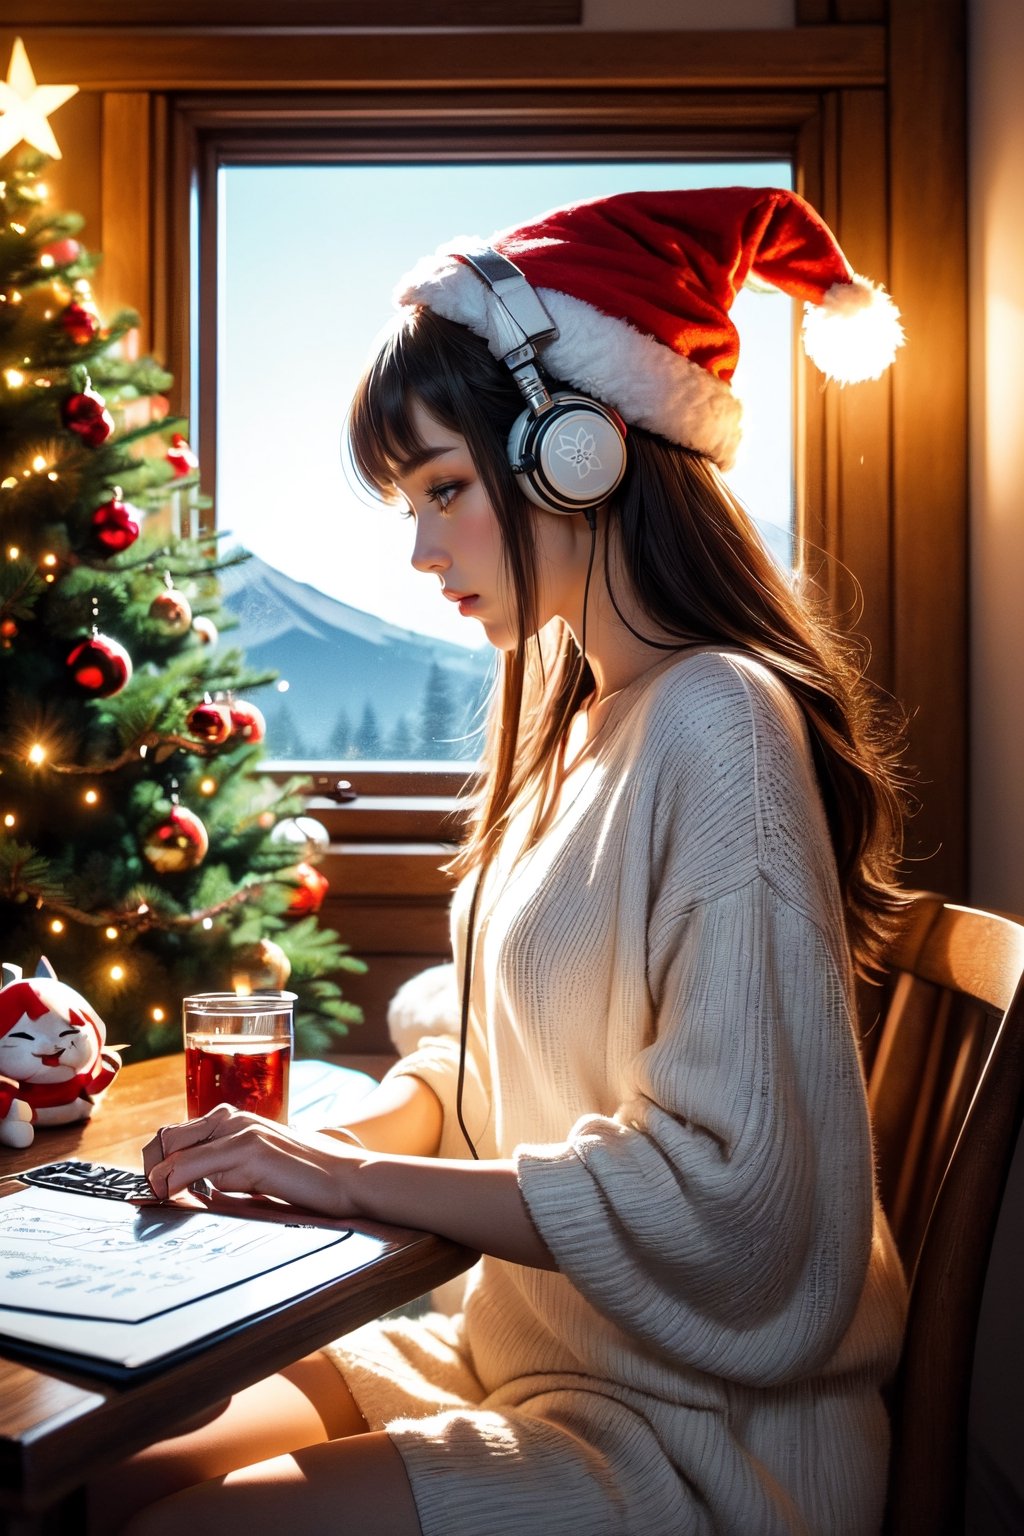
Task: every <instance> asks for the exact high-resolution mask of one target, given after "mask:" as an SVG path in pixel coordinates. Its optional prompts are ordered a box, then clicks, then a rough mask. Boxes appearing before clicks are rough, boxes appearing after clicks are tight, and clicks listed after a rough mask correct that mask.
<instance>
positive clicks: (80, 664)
mask: <svg viewBox="0 0 1024 1536" xmlns="http://www.w3.org/2000/svg"><path fill="white" fill-rule="evenodd" d="M67 666H68V670H69V671H70V673H71V676H72V678H73V680H74V681H75V682H76V683H77V684H78V686H79V688H81V690H82V692H83V693H89V694H92V695H93V697H94V698H97V699H109V698H111V697H112V696H113V695H114V694H115V693H120V692H121V689H122V688H123V687H124V686H125V684H126V683H127V682H128V680H129V679H130V677H131V675H132V659H131V657H130V656H129V655H128V652H127V651H126V650H125V648H124V646H123V645H120V644H119V643H118V642H117V641H116V640H111V638H110V636H109V635H99V634H93V635H90V637H89V639H88V640H83V641H81V642H80V644H78V645H76V646H75V648H74V650H73V651H71V653H70V654H69V656H68V659H67Z"/></svg>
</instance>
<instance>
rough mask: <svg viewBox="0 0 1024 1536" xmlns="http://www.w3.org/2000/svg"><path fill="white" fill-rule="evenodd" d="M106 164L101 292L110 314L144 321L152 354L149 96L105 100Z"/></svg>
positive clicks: (110, 95)
mask: <svg viewBox="0 0 1024 1536" xmlns="http://www.w3.org/2000/svg"><path fill="white" fill-rule="evenodd" d="M100 100H101V112H102V142H101V152H100V164H101V170H102V199H103V217H102V231H103V265H102V267H101V269H100V271H99V273H98V274H97V281H96V291H97V296H98V297H99V299H100V301H101V306H102V308H103V310H104V311H105V312H106V313H107V314H112V313H113V312H114V311H115V310H118V309H123V308H129V309H134V310H136V311H137V313H138V315H139V332H138V340H139V345H140V346H141V349H142V350H143V351H145V352H148V351H151V350H152V345H153V329H152V327H153V321H152V317H153V315H154V313H155V312H156V310H157V308H158V304H157V294H156V292H155V290H154V281H153V277H154V274H153V229H152V205H153V185H152V171H153V146H152V142H151V135H150V116H151V112H150V96H149V93H148V92H147V91H128V92H120V91H116V92H115V91H108V92H106V93H105V94H104V95H103V96H102V97H101V98H100Z"/></svg>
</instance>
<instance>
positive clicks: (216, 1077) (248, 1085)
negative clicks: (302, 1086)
mask: <svg viewBox="0 0 1024 1536" xmlns="http://www.w3.org/2000/svg"><path fill="white" fill-rule="evenodd" d="M291 1056H292V1051H291V1046H290V1044H289V1043H288V1041H287V1040H275V1039H273V1038H271V1037H270V1036H265V1037H264V1038H262V1039H261V1038H260V1037H259V1036H258V1035H255V1036H253V1037H251V1038H249V1039H246V1040H239V1039H238V1038H237V1037H233V1036H225V1035H206V1036H203V1035H190V1036H189V1038H188V1040H187V1042H186V1045H185V1097H186V1102H187V1104H188V1113H189V1118H190V1119H194V1118H195V1116H196V1115H205V1114H207V1113H208V1112H209V1111H210V1110H211V1109H213V1108H214V1107H215V1105H217V1104H233V1105H234V1107H235V1108H236V1109H247V1110H250V1111H251V1112H252V1113H253V1114H255V1115H263V1116H264V1117H265V1118H266V1119H268V1120H280V1121H282V1122H286V1121H287V1119H288V1069H289V1067H290V1065H291Z"/></svg>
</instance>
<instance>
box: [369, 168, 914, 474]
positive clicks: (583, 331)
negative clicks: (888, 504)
mask: <svg viewBox="0 0 1024 1536" xmlns="http://www.w3.org/2000/svg"><path fill="white" fill-rule="evenodd" d="M487 246H490V247H492V248H493V249H494V250H496V251H499V252H500V253H501V254H502V255H503V256H505V257H507V258H508V259H509V260H510V261H512V262H514V263H515V264H516V266H517V267H519V268H520V269H521V271H522V272H523V273H524V274H525V276H526V279H527V281H528V282H529V283H530V285H531V286H532V287H533V288H534V289H536V291H537V293H538V296H539V297H540V300H541V302H542V303H543V305H544V308H545V309H546V310H547V311H548V313H549V315H550V316H551V318H552V320H553V321H554V323H555V325H556V326H557V327H558V334H557V336H556V337H555V338H554V339H553V340H552V341H550V342H547V343H545V344H544V345H543V346H542V348H541V361H542V363H543V366H544V368H545V370H546V371H547V372H548V373H549V374H550V375H551V376H552V377H553V378H555V379H557V380H559V381H560V382H562V383H565V384H571V385H573V386H574V387H575V388H577V389H580V390H583V391H584V393H586V394H589V395H591V396H593V397H595V398H596V399H598V400H602V401H603V402H604V403H605V404H606V405H610V406H613V407H614V408H615V410H617V411H618V412H619V414H620V415H621V416H622V417H623V419H624V420H625V421H627V422H631V423H633V424H634V425H636V426H640V427H646V428H648V429H649V430H650V431H652V432H657V433H660V434H661V435H662V436H663V437H667V438H668V439H669V440H670V441H672V442H676V443H681V444H683V445H684V446H685V447H688V448H694V449H696V450H697V451H698V452H699V453H703V454H706V455H707V456H708V457H709V458H711V459H714V460H715V462H716V463H717V464H719V465H720V466H721V467H722V468H728V466H729V465H730V464H731V462H732V460H733V458H734V456H735V452H736V447H737V444H738V442H739V437H740V403H739V401H738V399H737V398H736V396H735V395H734V393H733V390H732V376H733V373H734V371H735V369H736V363H737V360H738V358H739V335H738V333H737V331H736V327H735V325H734V324H733V322H732V320H731V319H730V318H729V311H730V309H731V307H732V304H733V300H734V299H735V298H736V295H737V293H738V292H739V290H740V288H742V287H743V285H744V283H745V282H747V281H748V280H753V281H756V282H760V283H764V284H770V285H772V286H774V287H776V288H780V289H781V290H782V291H783V292H784V293H788V294H790V295H791V296H792V297H793V298H797V299H803V300H804V303H805V318H804V349H805V351H806V352H807V355H808V356H809V357H810V358H811V360H812V362H814V363H815V364H816V365H817V366H818V367H819V368H820V369H821V370H822V371H823V372H824V373H826V374H827V375H828V376H829V377H831V378H834V379H837V380H839V381H840V382H841V383H845V384H852V383H855V382H857V381H858V380H861V379H868V378H878V377H879V375H880V374H881V373H882V372H883V371H884V370H885V369H886V368H887V367H888V366H889V364H890V363H891V362H892V360H893V358H894V356H895V354H896V349H897V348H898V347H899V346H901V345H902V343H903V329H902V327H901V325H900V319H899V311H898V310H897V309H896V306H895V305H894V304H893V302H892V300H891V299H890V298H889V296H888V294H886V293H885V291H884V290H883V289H882V288H881V287H879V286H878V285H877V284H875V283H872V282H870V281H869V280H868V279H867V278H865V277H859V276H858V275H857V274H856V273H855V272H854V271H853V269H852V267H851V266H850V263H849V262H848V261H847V259H846V257H845V256H844V255H843V252H842V251H841V250H840V248H839V245H838V243H837V241H836V239H835V236H834V235H833V234H832V232H831V230H830V229H829V228H828V226H827V224H825V222H824V221H823V220H822V219H821V218H820V217H819V215H818V214H817V213H815V211H814V209H813V208H812V207H811V206H810V204H809V203H806V202H805V201H804V199H803V198H801V197H798V196H797V194H796V193H795V192H789V191H786V190H783V189H779V188H764V187H718V188H707V189H702V190H698V191H679V192H626V193H621V194H620V195H618V196H616V197H603V198H595V199H593V200H592V201H590V202H585V203H573V204H570V205H569V206H568V207H565V208H556V209H553V210H552V211H551V212H549V213H545V214H542V215H541V217H540V218H538V219H535V220H533V221H532V222H531V223H529V224H523V225H521V226H519V227H518V228H516V229H507V230H503V231H501V232H500V233H498V234H496V235H492V236H491V237H490V238H489V239H488V240H486V241H482V240H480V239H479V238H477V237H463V238H458V239H455V240H452V241H449V242H447V243H446V244H445V245H444V246H442V247H440V248H439V249H438V251H436V252H435V254H434V255H433V256H429V257H426V258H425V259H424V260H422V261H420V262H419V263H418V264H417V265H416V266H415V267H414V268H413V269H412V271H411V272H410V273H408V274H407V276H406V277H405V278H403V279H402V281H401V282H400V284H399V286H398V288H397V290H396V293H395V299H396V302H397V303H398V304H400V305H403V306H404V305H424V306H426V307H427V308H428V309H431V310H434V311H435V312H436V313H437V314H439V315H443V316H445V317H446V318H447V319H449V320H455V321H458V322H459V323H460V324H462V325H465V326H467V327H468V328H469V329H470V330H471V331H473V332H475V333H476V334H477V335H478V336H481V337H482V338H483V339H484V340H485V341H486V342H487V343H488V345H489V347H490V349H491V351H492V352H493V353H494V355H495V356H496V357H503V356H504V355H505V353H506V352H507V351H508V350H509V345H510V343H509V339H508V328H507V321H506V319H505V316H504V314H503V313H502V311H501V308H500V305H499V304H498V301H497V300H496V298H495V296H494V294H493V293H492V292H491V290H490V289H489V288H488V287H487V285H486V284H485V283H483V282H482V281H481V279H480V278H479V277H478V276H477V275H476V273H475V272H474V271H473V270H472V268H470V267H469V266H467V265H466V263H465V262H464V261H461V260H460V259H459V258H460V256H461V255H463V254H464V253H468V254H473V253H474V252H475V251H477V250H480V249H483V248H486V247H487Z"/></svg>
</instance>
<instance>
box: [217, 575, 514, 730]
mask: <svg viewBox="0 0 1024 1536" xmlns="http://www.w3.org/2000/svg"><path fill="white" fill-rule="evenodd" d="M221 585H222V590H223V598H224V606H225V608H227V609H228V611H229V612H230V613H231V614H232V615H233V617H234V618H236V619H237V621H238V624H237V628H234V629H231V630H229V631H228V632H227V633H226V634H225V636H224V639H223V642H222V643H224V644H226V645H237V646H239V647H240V648H241V649H242V650H243V651H244V652H245V655H246V659H247V660H248V662H249V663H250V664H251V665H252V666H253V667H254V668H258V669H261V670H262V669H263V668H267V669H271V668H272V669H273V670H274V671H276V672H277V673H278V674H279V678H280V682H281V683H284V682H287V684H288V687H287V690H286V691H283V690H280V687H277V688H275V687H271V688H268V689H265V690H263V691H262V693H261V694H260V696H259V705H260V708H261V709H262V710H263V711H264V713H265V714H266V717H267V727H268V729H267V747H268V751H269V753H270V755H271V756H274V757H328V756H329V757H336V756H359V757H391V756H394V757H406V758H418V757H430V758H467V757H473V756H475V755H476V750H477V749H476V748H475V747H474V745H473V744H472V743H471V742H465V741H461V740H460V739H459V738H460V737H462V736H464V735H465V733H466V731H467V729H468V728H469V725H470V722H471V719H472V716H473V713H474V711H475V708H476V705H477V702H478V700H479V698H480V696H481V692H482V690H483V688H484V686H485V684H486V680H487V677H488V675H489V667H490V655H491V653H490V651H488V650H485V651H483V652H481V651H470V650H466V649H465V648H464V647H462V646H458V645H451V644H449V643H448V642H447V641H444V640H434V639H431V638H430V637H429V636H426V635H421V634H417V633H416V632H415V631H413V630H407V629H401V628H399V627H398V626H397V625H394V624H389V623H387V622H386V621H385V620H383V619H378V618H376V617H375V616H374V615H373V614H371V613H364V612H362V611H361V610H360V609H358V608H351V607H349V606H348V604H346V603H341V602H338V601H337V600H336V599H335V598H332V597H328V596H327V595H326V594H325V593H323V592H319V591H317V589H316V588H315V587H311V586H307V585H306V584H305V583H304V582H300V581H295V580H293V579H292V578H291V577H290V576H285V575H284V574H283V573H282V572H280V571H277V570H274V568H273V567H272V566H269V565H267V564H266V563H265V562H264V561H262V560H260V559H258V558H257V557H256V556H253V557H251V558H250V559H249V560H247V561H245V562H244V564H242V565H238V566H234V567H231V568H229V569H228V570H225V571H224V572H222V573H221Z"/></svg>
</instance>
